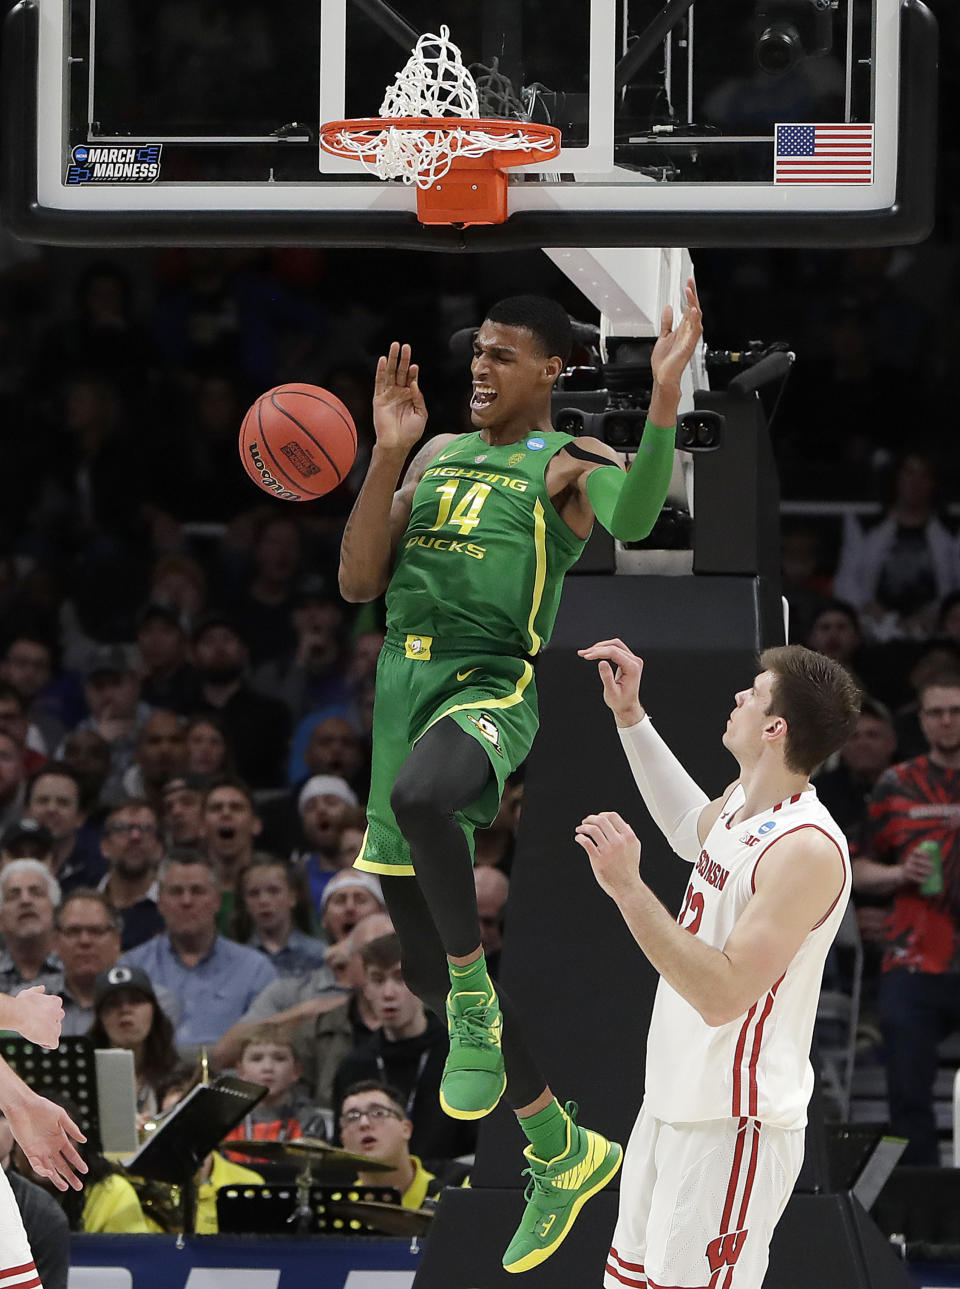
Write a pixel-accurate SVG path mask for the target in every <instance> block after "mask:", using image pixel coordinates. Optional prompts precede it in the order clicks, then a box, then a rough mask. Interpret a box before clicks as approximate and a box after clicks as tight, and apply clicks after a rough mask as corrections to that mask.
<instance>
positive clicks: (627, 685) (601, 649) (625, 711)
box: [577, 640, 644, 726]
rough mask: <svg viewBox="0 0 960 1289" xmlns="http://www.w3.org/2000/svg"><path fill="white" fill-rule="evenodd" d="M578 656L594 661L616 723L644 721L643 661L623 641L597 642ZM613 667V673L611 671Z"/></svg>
mask: <svg viewBox="0 0 960 1289" xmlns="http://www.w3.org/2000/svg"><path fill="white" fill-rule="evenodd" d="M577 653H578V654H579V655H580V657H581V658H586V659H587V661H588V662H596V663H597V664H598V670H599V672H600V679H601V681H602V682H603V701H604V702H605V703H606V705H607V706H608V707H609V708H610V710H611V711H612V712H613V714H614V716H615V717H616V718H617V724H618V725H623V726H629V725H636V724H637V723H638V722H639V721H642V720H643V717H644V710H643V706H642V705H641V702H640V677H641V676H642V675H643V659H642V658H638V657H637V655H636V654H635V653H634V652H633V651H632V649H630V648H629V647H628V646H627V645H625V644H624V643H623V641H622V640H600V641H598V643H597V644H595V645H591V646H590V648H589V649H578V650H577ZM614 667H615V668H616V670H614Z"/></svg>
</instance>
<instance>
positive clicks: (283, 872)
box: [230, 852, 326, 978]
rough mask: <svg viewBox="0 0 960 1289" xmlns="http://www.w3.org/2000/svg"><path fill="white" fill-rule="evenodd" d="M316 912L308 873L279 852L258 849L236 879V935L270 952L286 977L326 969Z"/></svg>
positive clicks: (233, 927)
mask: <svg viewBox="0 0 960 1289" xmlns="http://www.w3.org/2000/svg"><path fill="white" fill-rule="evenodd" d="M311 912H312V910H311V907H310V897H309V895H308V893H307V890H306V886H305V883H304V880H303V874H302V873H301V872H300V871H299V870H298V869H296V868H294V866H293V865H292V864H290V863H289V862H288V861H287V860H285V859H279V858H278V857H277V856H276V855H267V854H265V853H263V852H260V853H255V854H254V856H253V859H252V860H251V861H250V863H249V864H245V865H244V867H243V868H242V869H241V870H240V874H239V877H238V879H237V892H236V899H235V902H234V908H233V916H232V918H231V919H230V931H231V938H232V939H234V940H236V941H237V943H238V944H249V945H250V947H251V948H252V949H259V950H260V952H261V953H265V954H266V955H267V957H268V958H269V959H270V961H271V962H272V963H273V965H274V966H275V967H276V969H277V975H278V976H280V977H281V978H283V977H284V976H303V975H306V974H307V973H308V972H310V971H312V970H313V969H314V968H315V967H322V966H323V964H324V958H325V954H326V945H325V944H324V943H323V941H322V940H318V939H317V937H316V936H314V935H311V934H310V928H311V925H312V918H311Z"/></svg>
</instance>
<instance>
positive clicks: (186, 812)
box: [160, 773, 206, 848]
mask: <svg viewBox="0 0 960 1289" xmlns="http://www.w3.org/2000/svg"><path fill="white" fill-rule="evenodd" d="M205 791H206V780H202V779H201V777H200V776H198V775H189V773H187V775H177V776H175V777H174V779H170V780H169V781H168V782H165V784H164V795H162V808H161V813H160V822H161V829H162V837H164V840H165V842H166V844H168V846H189V847H201V848H202V846H204V793H205Z"/></svg>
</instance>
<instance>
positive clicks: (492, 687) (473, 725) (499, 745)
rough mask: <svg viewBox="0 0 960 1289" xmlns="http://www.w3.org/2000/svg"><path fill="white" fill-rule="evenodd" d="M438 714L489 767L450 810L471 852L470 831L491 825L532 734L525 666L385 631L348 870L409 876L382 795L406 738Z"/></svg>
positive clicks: (461, 645)
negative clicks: (465, 801) (475, 791)
mask: <svg viewBox="0 0 960 1289" xmlns="http://www.w3.org/2000/svg"><path fill="white" fill-rule="evenodd" d="M494 648H495V646H494ZM444 717H450V719H451V720H454V721H456V723H457V724H458V725H459V726H460V728H461V729H462V730H464V731H465V733H467V734H469V735H470V736H471V737H472V738H475V739H476V740H477V742H478V743H479V744H480V745H481V747H482V748H483V749H484V751H485V752H486V754H487V756H488V757H489V758H490V764H491V766H492V767H493V776H492V777H491V778H490V779H489V780H488V783H487V786H486V788H485V789H484V791H483V792H482V793H481V794H480V796H479V797H478V798H477V800H476V801H474V802H473V803H472V805H470V806H468V807H467V809H466V810H462V811H458V813H457V820H458V821H459V823H460V826H461V827H462V828H463V831H464V834H465V835H466V838H467V843H468V845H469V846H470V851H471V854H472V853H473V830H474V829H475V828H485V827H487V826H488V825H489V824H491V823H492V822H493V820H494V818H495V817H496V814H497V810H498V809H499V806H500V797H501V796H502V794H503V785H504V783H505V782H506V779H507V776H508V775H509V774H511V773H512V772H513V771H514V770H515V769H516V768H517V766H518V765H520V763H521V762H522V761H524V760H525V759H526V757H527V756H528V755H529V752H530V748H531V747H532V745H533V740H534V737H535V735H536V733H537V728H538V726H539V723H540V713H539V710H538V707H537V690H536V685H535V683H534V679H533V666H532V664H531V663H530V662H529V661H527V660H526V659H525V658H520V657H517V656H516V655H514V654H503V655H501V654H497V653H495V652H491V644H490V643H489V642H485V641H482V640H474V641H467V640H458V641H452V640H447V641H443V642H441V641H438V640H436V639H434V638H432V637H431V636H406V637H403V636H395V635H392V634H390V635H388V636H387V641H386V643H385V644H384V646H383V649H382V651H381V653H380V661H379V663H378V664H377V686H376V697H375V701H374V708H373V763H372V765H371V769H370V796H369V799H368V802H367V832H366V836H365V837H364V840H363V847H362V849H361V851H360V854H359V855H358V856H357V858H356V860H355V861H354V867H355V868H362V869H364V870H365V871H366V872H368V873H380V874H384V873H386V874H388V875H390V876H396V877H412V876H413V875H414V874H413V864H412V863H411V860H410V850H409V847H408V846H407V843H406V841H405V840H404V837H403V835H402V834H401V832H400V829H399V828H398V827H397V821H396V819H395V818H394V817H393V811H392V810H391V809H390V794H391V793H392V791H393V785H394V783H395V782H396V778H397V775H398V773H399V772H400V767H401V766H402V765H403V763H404V761H405V760H406V759H407V757H408V756H409V755H410V750H411V748H412V747H413V745H414V743H416V741H417V739H418V738H420V737H421V735H423V734H425V733H426V732H427V730H428V729H429V728H430V726H431V725H434V724H436V722H437V721H439V720H442V719H443V718H444Z"/></svg>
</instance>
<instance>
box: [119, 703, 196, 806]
mask: <svg viewBox="0 0 960 1289" xmlns="http://www.w3.org/2000/svg"><path fill="white" fill-rule="evenodd" d="M186 757H187V745H186V739H185V737H184V729H183V720H182V718H181V717H179V716H178V715H177V714H176V712H154V713H153V715H152V716H148V717H147V719H146V720H145V721H144V722H143V724H142V725H141V726H140V732H139V734H138V735H137V748H136V751H135V752H134V755H133V764H132V765H131V766H130V767H129V769H128V770H126V772H125V773H124V775H123V778H122V780H121V789H122V796H123V797H143V798H144V799H145V800H147V801H149V802H150V804H151V806H153V807H154V809H155V810H157V811H159V809H160V804H161V800H162V796H163V785H164V784H165V783H166V782H167V781H168V780H169V779H172V778H173V777H174V775H177V774H183V772H184V770H185V768H186ZM109 804H111V805H112V804H113V802H110V803H109Z"/></svg>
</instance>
